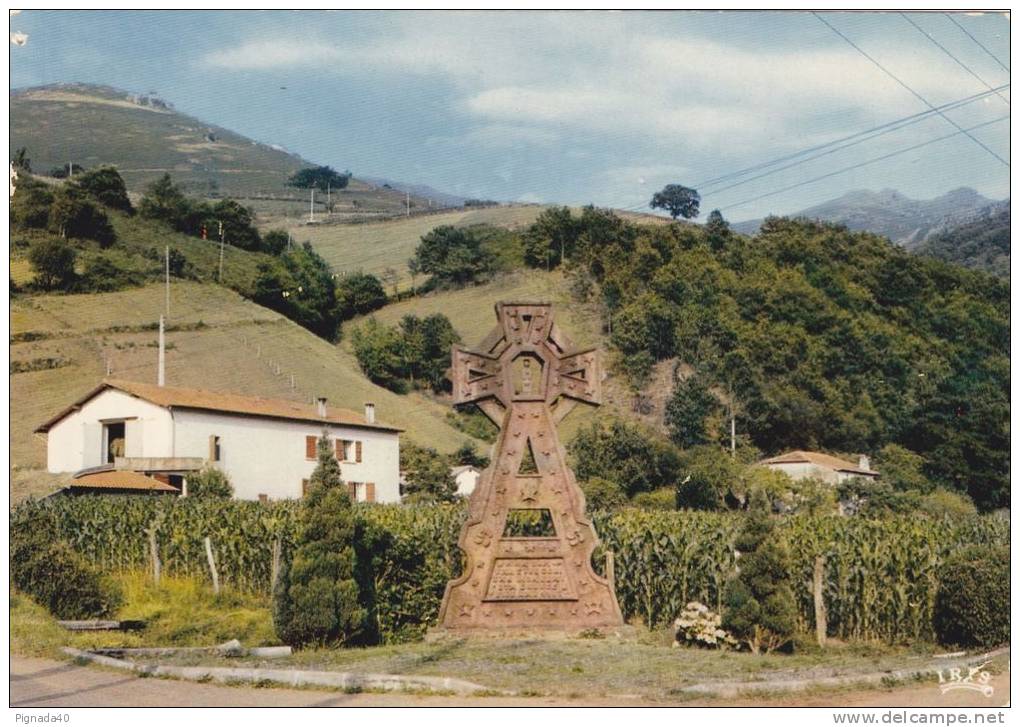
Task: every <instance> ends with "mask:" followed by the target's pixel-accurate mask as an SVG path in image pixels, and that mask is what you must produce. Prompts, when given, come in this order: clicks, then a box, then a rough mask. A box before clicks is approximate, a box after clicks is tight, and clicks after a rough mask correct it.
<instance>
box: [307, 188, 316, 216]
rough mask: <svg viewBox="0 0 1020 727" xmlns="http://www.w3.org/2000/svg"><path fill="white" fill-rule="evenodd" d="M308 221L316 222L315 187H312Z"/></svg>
mask: <svg viewBox="0 0 1020 727" xmlns="http://www.w3.org/2000/svg"><path fill="white" fill-rule="evenodd" d="M308 221H309V222H315V187H312V198H311V201H310V202H309V203H308Z"/></svg>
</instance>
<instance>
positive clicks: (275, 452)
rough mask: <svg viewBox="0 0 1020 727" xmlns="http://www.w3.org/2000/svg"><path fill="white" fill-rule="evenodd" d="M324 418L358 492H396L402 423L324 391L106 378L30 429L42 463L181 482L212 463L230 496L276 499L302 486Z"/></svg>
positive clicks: (368, 495) (384, 496)
mask: <svg viewBox="0 0 1020 727" xmlns="http://www.w3.org/2000/svg"><path fill="white" fill-rule="evenodd" d="M324 428H325V429H326V430H327V431H328V435H329V437H330V439H331V440H332V442H333V446H334V449H335V452H336V455H337V459H339V460H340V471H341V475H342V476H343V478H344V481H345V482H347V483H348V487H349V488H350V490H351V493H352V495H353V496H354V497H355V498H356V499H357V500H358V501H361V502H399V501H400V492H399V485H398V477H399V468H400V464H399V463H400V445H399V437H398V435H399V433H400V431H401V430H400V429H399V428H397V427H392V426H387V425H384V424H380V423H378V422H376V421H375V407H374V405H372V404H366V405H365V413H364V414H358V413H356V412H353V411H350V410H347V409H337V408H335V407H327V406H326V400H325V399H320V400H319V401H318V404H317V405H315V404H300V403H297V402H292V401H283V400H277V399H263V398H260V397H251V396H244V395H241V394H230V393H223V392H215V391H202V390H199V389H184V388H177V387H171V386H156V385H152V384H142V383H137V382H133V381H105V382H103V383H102V384H101V385H100V386H98V387H97V388H95V389H94V390H92V391H91V392H89V393H88V394H86V395H85V396H84V397H82V398H81V399H79V400H78V401H76V402H74V404H72V405H71V406H69V407H67V408H66V409H64V410H63V411H62V412H60V413H59V414H57V415H56V416H55V417H53V418H52V419H50V420H49V421H48V422H46V423H45V424H43V425H42V426H40V427H39V428H38V429H36V432H37V433H40V434H45V435H46V437H47V469H48V470H49V471H50V472H54V473H56V472H76V473H78V474H79V475H80V476H82V477H84V478H86V479H87V476H88V475H89V474H92V473H95V472H103V471H110V470H115V471H130V472H136V473H142V474H145V475H149V476H150V477H151V478H154V479H156V480H158V481H160V482H164V483H167V484H170V485H173V486H175V487H177V488H179V489H182V490H184V491H185V492H186V480H187V476H188V474H189V473H192V472H195V471H197V470H199V469H201V468H202V467H203V466H205V465H211V466H213V467H217V468H219V469H221V470H222V471H223V472H225V473H226V474H227V476H229V478H230V481H231V483H232V484H233V486H234V494H235V496H236V497H238V498H241V499H246V500H255V499H259V500H275V499H283V498H298V497H301V496H302V495H303V494H304V492H305V490H306V488H307V484H308V478H309V477H310V476H311V474H312V470H314V469H315V464H316V443H317V441H318V438H319V437H320V436H321V434H322V432H323V429H324ZM83 470H85V472H82V471H83ZM93 479H94V478H93Z"/></svg>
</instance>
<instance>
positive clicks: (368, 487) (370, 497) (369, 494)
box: [365, 482, 375, 502]
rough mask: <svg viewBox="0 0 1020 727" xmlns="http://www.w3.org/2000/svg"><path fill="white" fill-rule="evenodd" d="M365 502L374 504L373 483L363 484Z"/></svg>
mask: <svg viewBox="0 0 1020 727" xmlns="http://www.w3.org/2000/svg"><path fill="white" fill-rule="evenodd" d="M365 502H375V483H374V482H366V483H365Z"/></svg>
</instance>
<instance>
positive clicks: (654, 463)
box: [568, 419, 679, 497]
mask: <svg viewBox="0 0 1020 727" xmlns="http://www.w3.org/2000/svg"><path fill="white" fill-rule="evenodd" d="M568 449H569V451H570V453H571V455H572V456H573V458H574V461H575V463H576V464H575V465H574V473H575V474H576V475H577V478H578V479H579V480H591V479H593V478H596V477H599V478H604V479H607V480H609V481H610V482H615V483H617V484H618V485H619V486H620V488H621V489H622V490H623V492H624V493H625V494H626V495H627V496H628V497H633V496H634V495H635V494H636V493H638V492H647V491H650V490H655V489H658V488H660V487H663V486H666V485H673V484H674V483H675V482H676V477H677V471H678V466H679V462H678V458H677V454H676V450H675V449H673V447H671V446H670V445H668V444H666V443H665V442H662V441H660V440H658V439H657V438H656V437H655V436H654V435H652V434H651V433H650V432H648V431H647V430H645V429H644V428H643V427H640V426H638V425H636V424H631V423H630V422H625V421H622V420H619V419H613V420H611V421H610V422H609V423H608V425H607V424H605V423H604V422H603V421H600V420H596V421H593V422H592V423H591V425H589V426H587V427H584V428H582V429H581V430H580V431H579V432H578V433H577V436H575V437H574V439H573V440H572V441H571V442H570V445H569V447H568Z"/></svg>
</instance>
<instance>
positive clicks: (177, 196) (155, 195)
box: [138, 174, 190, 229]
mask: <svg viewBox="0 0 1020 727" xmlns="http://www.w3.org/2000/svg"><path fill="white" fill-rule="evenodd" d="M189 206H190V205H189V204H188V198H187V197H185V196H184V193H183V192H182V191H181V189H180V187H178V186H177V185H176V184H174V182H173V180H172V179H171V178H170V175H169V174H164V175H163V176H162V177H160V178H159V179H157V180H156V181H155V182H153V183H152V184H150V185H149V186H148V187H146V188H145V195H144V196H143V197H142V201H141V203H140V204H139V206H138V212H139V213H140V214H141V216H142V217H147V218H149V219H152V220H159V221H161V222H165V223H166V224H168V225H170V226H171V227H173V228H174V229H181V223H182V221H183V220H184V217H185V216H186V215H187V214H188V210H189Z"/></svg>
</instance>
